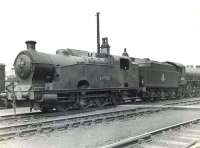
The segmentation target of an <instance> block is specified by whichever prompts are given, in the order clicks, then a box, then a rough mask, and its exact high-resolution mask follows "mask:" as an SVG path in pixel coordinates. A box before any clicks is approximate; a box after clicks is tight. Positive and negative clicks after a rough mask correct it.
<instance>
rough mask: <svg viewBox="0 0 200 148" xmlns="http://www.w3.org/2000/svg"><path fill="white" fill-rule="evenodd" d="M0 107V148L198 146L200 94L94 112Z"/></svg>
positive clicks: (184, 147)
mask: <svg viewBox="0 0 200 148" xmlns="http://www.w3.org/2000/svg"><path fill="white" fill-rule="evenodd" d="M16 112H17V115H16V116H14V115H13V109H5V110H4V109H3V110H0V140H1V141H0V148H35V147H37V148H46V147H48V148H66V147H68V148H84V147H85V148H95V147H97V148H98V147H104V148H114V147H127V148H135V147H138V148H154V147H155V148H157V147H158V148H179V147H181V148H197V147H199V146H200V143H199V141H200V98H192V99H181V100H170V101H160V102H155V103H150V102H149V103H135V104H132V105H130V104H129V105H128V104H127V105H126V104H125V105H119V106H116V107H107V108H104V109H98V110H95V109H94V110H90V111H84V112H83V111H69V112H67V113H46V114H44V113H43V114H41V113H40V112H33V113H29V108H17V111H16Z"/></svg>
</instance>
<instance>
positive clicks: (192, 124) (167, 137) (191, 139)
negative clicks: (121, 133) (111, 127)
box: [102, 118, 200, 148]
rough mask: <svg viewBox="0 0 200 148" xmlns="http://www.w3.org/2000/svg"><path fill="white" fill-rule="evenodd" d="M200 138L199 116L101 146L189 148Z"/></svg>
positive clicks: (119, 147)
mask: <svg viewBox="0 0 200 148" xmlns="http://www.w3.org/2000/svg"><path fill="white" fill-rule="evenodd" d="M199 140H200V118H197V119H193V120H189V121H186V122H182V123H179V124H175V125H172V126H168V127H165V128H161V129H158V130H155V131H152V132H148V133H145V134H142V135H139V136H136V137H129V138H127V139H124V140H121V141H118V142H116V143H113V144H110V145H106V146H103V147H102V148H190V147H192V146H193V145H195V144H196V143H197V142H199Z"/></svg>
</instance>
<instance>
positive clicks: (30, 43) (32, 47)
mask: <svg viewBox="0 0 200 148" xmlns="http://www.w3.org/2000/svg"><path fill="white" fill-rule="evenodd" d="M25 43H26V48H27V50H35V44H36V43H37V42H36V41H26V42H25Z"/></svg>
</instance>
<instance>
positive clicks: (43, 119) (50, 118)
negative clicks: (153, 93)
mask: <svg viewBox="0 0 200 148" xmlns="http://www.w3.org/2000/svg"><path fill="white" fill-rule="evenodd" d="M196 102H198V103H199V102H200V100H193V101H189V103H188V102H186V101H184V102H179V104H180V103H187V104H194V103H196ZM166 105H169V104H166ZM172 105H177V103H173V104H172ZM168 109H170V108H167V107H166V108H141V107H140V108H123V109H119V110H114V109H113V111H112V110H106V109H104V110H103V109H102V110H98V111H97V112H95V109H90V110H87V111H84V113H82V111H81V110H78V111H70V112H67V113H66V112H65V113H58V112H57V113H56V112H54V113H46V114H44V113H41V112H35V113H26V114H17V115H6V116H1V117H0V140H6V139H10V138H14V137H16V136H26V135H33V134H36V133H43V132H51V131H54V130H66V129H71V128H76V127H79V126H90V125H94V124H100V123H103V122H110V121H114V120H122V119H126V118H132V117H137V116H143V115H144V114H152V113H156V112H160V111H164V110H168ZM92 111H93V112H92Z"/></svg>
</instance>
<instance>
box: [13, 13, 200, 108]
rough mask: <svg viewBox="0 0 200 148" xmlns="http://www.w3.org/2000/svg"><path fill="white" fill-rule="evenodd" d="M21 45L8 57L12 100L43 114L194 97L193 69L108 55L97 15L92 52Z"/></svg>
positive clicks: (199, 78) (197, 74)
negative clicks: (47, 50)
mask: <svg viewBox="0 0 200 148" xmlns="http://www.w3.org/2000/svg"><path fill="white" fill-rule="evenodd" d="M26 45H27V50H24V51H21V52H20V53H19V54H18V55H17V57H16V59H15V61H14V69H15V74H16V77H17V79H18V85H17V86H16V87H15V92H16V93H17V94H20V95H17V100H20V99H29V100H30V106H31V108H35V109H40V110H41V111H44V112H48V111H52V110H55V109H56V110H59V111H65V110H68V109H73V108H83V109H85V108H88V107H93V106H95V107H102V106H105V105H116V104H119V103H123V102H127V101H130V102H134V101H135V100H136V99H138V98H139V99H142V100H155V99H160V98H177V97H186V96H188V97H192V96H199V95H200V70H199V69H198V68H197V69H195V70H192V69H190V68H186V67H185V66H184V65H182V64H178V63H174V62H158V61H153V60H150V59H139V58H133V57H129V55H128V53H127V51H126V49H124V52H123V54H122V56H115V55H111V54H110V46H109V43H108V38H102V45H101V47H100V34H99V13H97V52H96V53H91V52H88V51H82V50H76V49H59V50H57V51H56V54H55V55H52V54H46V53H42V52H38V51H37V50H36V49H35V45H36V42H35V41H27V42H26Z"/></svg>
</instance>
